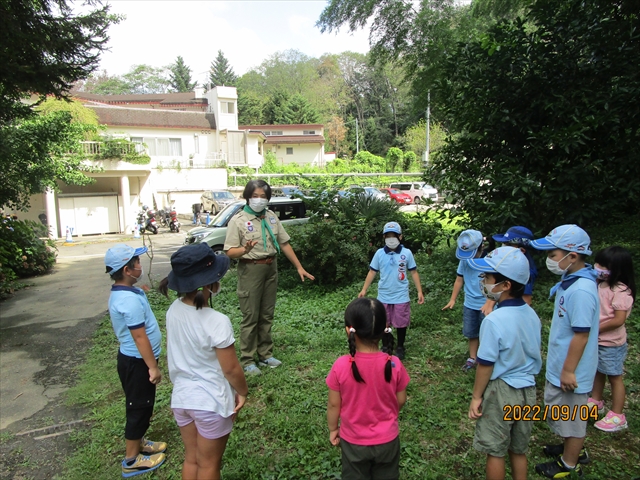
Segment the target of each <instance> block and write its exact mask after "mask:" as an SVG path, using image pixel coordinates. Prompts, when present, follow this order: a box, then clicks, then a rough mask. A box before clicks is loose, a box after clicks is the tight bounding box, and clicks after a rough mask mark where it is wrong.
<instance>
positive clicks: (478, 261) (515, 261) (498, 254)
mask: <svg viewBox="0 0 640 480" xmlns="http://www.w3.org/2000/svg"><path fill="white" fill-rule="evenodd" d="M469 266H470V267H471V268H473V269H474V270H478V271H480V272H487V273H500V274H501V275H504V276H505V277H507V278H508V279H509V280H513V281H514V282H518V283H520V284H522V285H526V284H527V282H528V281H529V260H527V257H525V255H524V253H522V252H521V251H520V249H519V248H514V247H500V248H496V249H495V250H493V251H491V252H489V253H488V254H487V255H486V256H485V257H484V258H472V259H470V260H469Z"/></svg>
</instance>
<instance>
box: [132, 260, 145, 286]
mask: <svg viewBox="0 0 640 480" xmlns="http://www.w3.org/2000/svg"><path fill="white" fill-rule="evenodd" d="M131 270H135V271H138V270H140V275H138V276H137V277H136V276H135V275H131V274H129V276H130V277H133V278H135V279H136V282H137V281H138V280H140V279H141V278H142V275H144V269H143V267H142V264H140V268H139V269H137V268H132V269H131Z"/></svg>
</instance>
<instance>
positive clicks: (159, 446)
mask: <svg viewBox="0 0 640 480" xmlns="http://www.w3.org/2000/svg"><path fill="white" fill-rule="evenodd" d="M166 449H167V444H166V443H165V442H152V441H151V440H147V439H146V438H143V439H142V440H140V453H141V454H143V455H154V454H156V453H162V452H164V451H165V450H166Z"/></svg>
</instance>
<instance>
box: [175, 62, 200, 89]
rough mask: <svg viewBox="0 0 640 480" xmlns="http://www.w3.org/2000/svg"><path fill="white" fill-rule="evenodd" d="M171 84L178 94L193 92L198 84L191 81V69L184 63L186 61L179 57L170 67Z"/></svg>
mask: <svg viewBox="0 0 640 480" xmlns="http://www.w3.org/2000/svg"><path fill="white" fill-rule="evenodd" d="M169 70H170V71H171V73H170V74H169V83H170V84H171V88H172V89H173V90H175V91H176V92H193V90H194V89H195V88H196V86H197V85H198V82H197V81H196V82H193V81H191V68H189V67H188V66H187V65H185V63H184V59H183V58H182V57H181V56H180V55H178V58H177V59H176V62H175V63H174V64H173V65H171V67H169Z"/></svg>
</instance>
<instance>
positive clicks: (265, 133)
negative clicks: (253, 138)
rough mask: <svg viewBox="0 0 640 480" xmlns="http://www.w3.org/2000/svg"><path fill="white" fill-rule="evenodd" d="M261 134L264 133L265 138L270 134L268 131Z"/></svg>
mask: <svg viewBox="0 0 640 480" xmlns="http://www.w3.org/2000/svg"><path fill="white" fill-rule="evenodd" d="M262 133H264V135H265V136H267V135H271V132H270V131H269V130H267V131H266V132H262Z"/></svg>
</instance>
